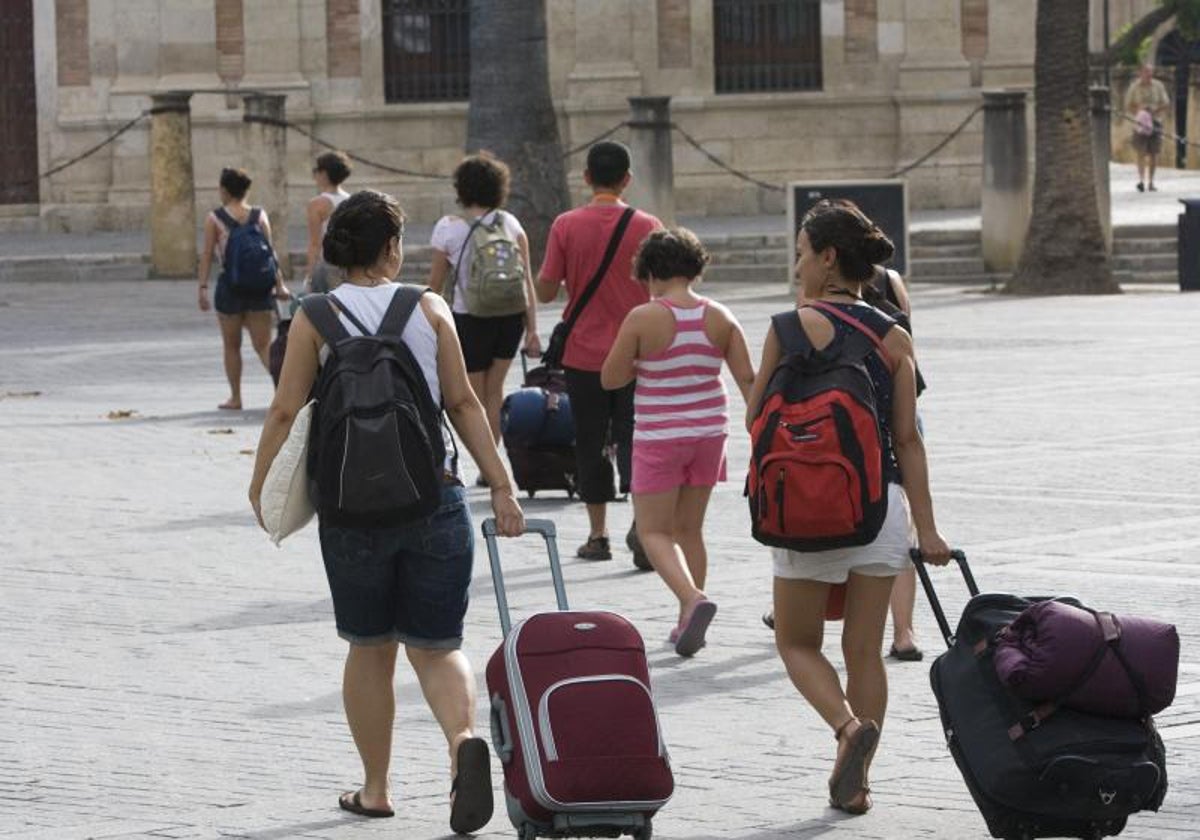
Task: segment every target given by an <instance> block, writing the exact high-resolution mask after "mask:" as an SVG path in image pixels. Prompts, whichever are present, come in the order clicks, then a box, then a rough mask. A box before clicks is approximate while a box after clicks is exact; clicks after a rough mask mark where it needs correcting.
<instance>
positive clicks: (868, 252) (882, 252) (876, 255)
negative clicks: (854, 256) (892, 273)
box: [863, 227, 896, 263]
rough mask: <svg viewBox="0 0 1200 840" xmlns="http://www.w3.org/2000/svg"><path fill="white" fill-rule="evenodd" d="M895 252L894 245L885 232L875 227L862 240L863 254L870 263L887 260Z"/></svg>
mask: <svg viewBox="0 0 1200 840" xmlns="http://www.w3.org/2000/svg"><path fill="white" fill-rule="evenodd" d="M895 253H896V246H895V245H894V244H892V240H890V239H888V237H887V234H886V233H884V232H883V231H882V230H880V229H879V228H878V227H876V228H875V229H874V230H872V231H871V232H870V233H869V234H868V235H867V237H866V239H864V240H863V256H865V257H866V258H867V260H868V261H869V262H872V263H883V262H887V261H888V260H890V259H891V258H892V255H893V254H895Z"/></svg>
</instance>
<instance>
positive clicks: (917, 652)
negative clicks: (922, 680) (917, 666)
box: [888, 645, 925, 662]
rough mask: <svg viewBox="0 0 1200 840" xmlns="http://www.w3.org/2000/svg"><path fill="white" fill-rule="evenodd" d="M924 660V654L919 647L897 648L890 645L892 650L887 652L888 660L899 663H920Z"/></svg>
mask: <svg viewBox="0 0 1200 840" xmlns="http://www.w3.org/2000/svg"><path fill="white" fill-rule="evenodd" d="M924 658H925V652H924V651H922V650H921V649H920V648H919V647H910V648H898V647H896V646H895V645H892V649H891V650H890V651H889V652H888V659H896V660H899V661H900V662H920V661H921V660H922V659H924Z"/></svg>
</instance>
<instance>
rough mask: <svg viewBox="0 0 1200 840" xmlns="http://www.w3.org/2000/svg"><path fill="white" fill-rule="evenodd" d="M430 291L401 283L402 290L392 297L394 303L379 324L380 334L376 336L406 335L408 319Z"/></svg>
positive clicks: (389, 306)
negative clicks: (405, 329)
mask: <svg viewBox="0 0 1200 840" xmlns="http://www.w3.org/2000/svg"><path fill="white" fill-rule="evenodd" d="M428 291H430V290H429V289H428V288H426V287H424V286H413V285H410V284H408V283H401V284H400V288H398V289H396V291H395V293H394V294H393V295H392V302H391V303H389V304H388V308H387V312H385V313H384V315H383V321H381V322H380V324H379V332H378V333H376V334H377V335H385V336H388V337H389V338H400V336H401V335H403V333H404V328H405V327H406V326H408V319H409V318H411V317H412V315H413V312H415V311H416V309H417V304H419V303H420V302H421V297H422V296H423V295H424V294H425V293H426V292H428Z"/></svg>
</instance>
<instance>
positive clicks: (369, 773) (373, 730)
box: [342, 642, 397, 810]
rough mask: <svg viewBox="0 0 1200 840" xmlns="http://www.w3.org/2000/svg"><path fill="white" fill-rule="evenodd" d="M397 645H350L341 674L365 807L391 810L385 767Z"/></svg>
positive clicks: (392, 716) (392, 715)
mask: <svg viewBox="0 0 1200 840" xmlns="http://www.w3.org/2000/svg"><path fill="white" fill-rule="evenodd" d="M396 651H397V644H396V643H395V642H389V643H387V644H382V645H351V646H350V653H349V654H348V655H347V656H346V668H345V671H344V672H343V674H342V703H343V705H344V706H345V708H346V721H347V722H348V723H349V724H350V734H351V735H352V736H354V746H355V747H357V748H358V755H359V758H361V759H362V765H363V775H364V781H363V787H362V793H361V794H360V796H361V802H362V805H363V807H365V808H375V809H381V810H382V809H388V808H391V807H392V801H391V792H390V786H389V783H388V768H389V766H390V764H391V760H392V724H393V721H394V720H395V717H396V692H395V688H394V685H393V680H394V678H395V674H396Z"/></svg>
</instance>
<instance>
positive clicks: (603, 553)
mask: <svg viewBox="0 0 1200 840" xmlns="http://www.w3.org/2000/svg"><path fill="white" fill-rule="evenodd" d="M575 556H576V557H580V558H582V559H584V560H611V559H612V549H611V548H609V547H608V537H588V541H587V542H585V543H584V544H583V545H581V546H579V550H578V551H576V552H575Z"/></svg>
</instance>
